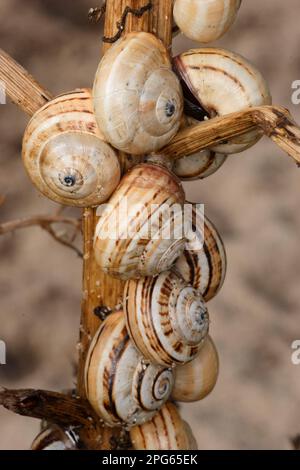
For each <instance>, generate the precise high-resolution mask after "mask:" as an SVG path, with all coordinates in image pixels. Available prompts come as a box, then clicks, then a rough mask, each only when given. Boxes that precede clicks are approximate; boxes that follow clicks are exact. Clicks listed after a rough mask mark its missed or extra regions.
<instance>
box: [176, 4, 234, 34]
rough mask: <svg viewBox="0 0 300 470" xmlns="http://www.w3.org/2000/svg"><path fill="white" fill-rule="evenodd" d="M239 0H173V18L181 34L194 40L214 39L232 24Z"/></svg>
mask: <svg viewBox="0 0 300 470" xmlns="http://www.w3.org/2000/svg"><path fill="white" fill-rule="evenodd" d="M240 6H241V0H175V3H174V19H175V22H176V24H177V26H178V27H179V28H180V30H181V31H182V32H183V34H184V35H185V36H186V37H188V38H189V39H192V40H194V41H199V42H203V43H209V42H212V41H216V40H217V39H219V38H220V37H221V36H223V34H225V33H226V31H228V29H229V28H230V26H231V25H232V24H233V22H234V20H235V18H236V15H237V12H238V10H239V8H240Z"/></svg>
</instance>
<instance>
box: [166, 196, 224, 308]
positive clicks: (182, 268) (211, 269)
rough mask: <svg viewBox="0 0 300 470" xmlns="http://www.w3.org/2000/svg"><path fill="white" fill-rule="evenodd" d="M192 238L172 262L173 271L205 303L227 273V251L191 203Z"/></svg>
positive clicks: (214, 294) (205, 218)
mask: <svg viewBox="0 0 300 470" xmlns="http://www.w3.org/2000/svg"><path fill="white" fill-rule="evenodd" d="M191 217H192V226H193V229H194V233H193V236H192V237H191V239H190V240H189V241H188V243H187V244H186V248H185V250H184V252H183V254H182V255H181V256H180V257H179V258H178V259H177V261H176V263H175V269H176V271H177V272H178V273H179V274H180V275H181V276H182V277H183V278H184V280H185V281H186V282H188V283H189V284H191V285H192V286H193V287H194V289H196V290H197V291H198V292H200V294H201V295H202V296H203V298H204V300H205V301H206V302H208V301H209V300H211V299H212V298H213V297H215V296H216V295H217V293H218V292H219V291H220V289H221V287H222V286H223V283H224V280H225V276H226V270H227V258H226V251H225V247H224V244H223V241H222V239H221V236H220V234H219V233H218V231H217V229H216V227H215V226H214V224H213V223H212V222H211V221H210V220H209V219H208V217H206V216H204V214H203V213H202V211H201V210H200V209H199V208H198V207H197V204H193V208H192V215H191Z"/></svg>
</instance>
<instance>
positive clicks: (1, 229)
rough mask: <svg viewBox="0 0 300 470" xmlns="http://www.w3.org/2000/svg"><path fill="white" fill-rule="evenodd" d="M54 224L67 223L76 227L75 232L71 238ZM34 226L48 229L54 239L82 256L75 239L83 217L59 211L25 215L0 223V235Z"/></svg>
mask: <svg viewBox="0 0 300 470" xmlns="http://www.w3.org/2000/svg"><path fill="white" fill-rule="evenodd" d="M61 210H62V209H59V211H61ZM53 224H66V225H70V226H72V227H74V233H73V234H72V236H71V238H70V240H69V239H67V238H65V237H63V236H61V235H60V234H58V233H57V232H56V231H55V230H54V229H53V227H52V225H53ZM33 226H39V227H41V228H42V229H43V230H46V232H48V233H49V235H51V237H52V238H54V240H56V241H57V242H58V243H61V244H62V245H64V246H66V247H68V248H70V249H71V250H73V251H75V253H76V254H77V255H78V256H79V257H81V258H82V256H83V255H82V252H81V251H80V250H79V249H78V248H77V247H76V246H75V245H74V239H75V238H76V235H77V234H78V232H80V231H81V219H75V218H73V217H64V216H61V215H59V214H57V213H56V214H54V215H36V216H32V217H25V218H22V219H16V220H11V221H9V222H4V223H2V224H0V235H4V234H6V233H9V232H14V231H16V230H20V229H22V228H27V227H33Z"/></svg>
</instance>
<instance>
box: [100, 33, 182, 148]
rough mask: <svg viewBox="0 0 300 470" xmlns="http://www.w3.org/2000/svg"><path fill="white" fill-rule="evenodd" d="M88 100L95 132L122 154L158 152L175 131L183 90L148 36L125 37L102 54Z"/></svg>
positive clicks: (162, 50)
mask: <svg viewBox="0 0 300 470" xmlns="http://www.w3.org/2000/svg"><path fill="white" fill-rule="evenodd" d="M93 98H94V107H95V113H96V119H97V122H98V125H99V128H100V129H101V131H102V132H103V134H104V136H105V138H106V139H107V141H108V142H110V143H111V144H112V145H113V146H114V147H116V148H118V149H120V150H122V151H124V152H127V153H131V154H134V155H139V154H146V153H150V152H153V151H158V150H159V149H160V148H162V147H164V146H165V145H166V144H167V143H169V142H170V140H171V139H172V138H173V137H174V135H175V134H176V133H177V131H178V129H179V126H180V118H181V115H182V111H183V97H182V90H181V87H180V84H179V81H178V79H177V77H176V75H175V74H174V73H173V71H172V67H171V62H170V58H169V55H168V51H167V50H166V48H165V47H164V45H163V43H162V42H161V41H160V40H159V39H158V38H156V37H155V36H154V35H152V34H149V33H143V32H139V33H136V32H135V33H129V34H127V35H125V36H124V37H123V38H121V39H120V40H119V41H118V42H116V43H115V44H114V45H113V46H112V47H111V48H110V49H109V50H108V51H107V52H106V54H105V55H104V57H103V59H102V60H101V62H100V64H99V67H98V70H97V72H96V76H95V81H94V88H93Z"/></svg>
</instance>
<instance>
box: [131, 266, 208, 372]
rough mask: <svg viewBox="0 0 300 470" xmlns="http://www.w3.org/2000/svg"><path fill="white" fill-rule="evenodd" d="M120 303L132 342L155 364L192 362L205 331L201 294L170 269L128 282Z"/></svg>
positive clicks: (205, 310) (206, 327)
mask: <svg viewBox="0 0 300 470" xmlns="http://www.w3.org/2000/svg"><path fill="white" fill-rule="evenodd" d="M123 305H124V312H125V317H126V324H127V330H128V333H129V335H130V337H131V339H132V341H133V343H134V344H135V346H136V347H137V349H138V350H139V351H140V352H141V354H142V355H143V356H144V357H145V358H146V359H149V361H151V362H153V363H154V364H160V365H166V366H173V365H175V364H184V363H186V362H189V361H191V360H192V359H193V358H194V357H195V356H196V355H197V353H198V352H199V349H200V348H201V346H202V342H203V339H204V338H205V337H206V335H207V333H208V327H209V318H208V312H207V309H206V306H205V304H204V301H203V298H202V296H201V295H200V294H199V293H198V292H197V291H196V290H195V289H193V287H191V286H190V285H188V284H187V283H186V282H185V281H184V280H183V279H182V278H181V277H180V276H178V275H177V274H176V273H174V272H172V271H166V272H164V273H161V274H160V275H159V276H157V277H146V278H142V279H139V280H137V281H136V280H130V281H127V283H126V285H125V288H124V299H123Z"/></svg>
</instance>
